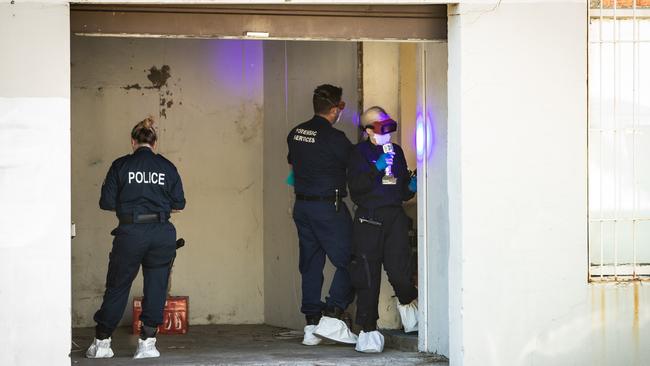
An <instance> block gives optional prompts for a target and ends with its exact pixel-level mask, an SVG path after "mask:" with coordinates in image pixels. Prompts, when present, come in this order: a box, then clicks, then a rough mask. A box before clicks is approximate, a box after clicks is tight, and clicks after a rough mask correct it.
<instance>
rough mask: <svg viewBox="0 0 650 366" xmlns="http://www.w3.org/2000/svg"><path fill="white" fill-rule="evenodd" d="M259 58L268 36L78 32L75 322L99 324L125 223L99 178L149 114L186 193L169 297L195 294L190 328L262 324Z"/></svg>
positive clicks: (136, 290)
mask: <svg viewBox="0 0 650 366" xmlns="http://www.w3.org/2000/svg"><path fill="white" fill-rule="evenodd" d="M262 58H263V54H262V43H261V42H260V41H223V40H222V41H217V40H162V39H161V40H154V39H112V38H82V37H73V38H72V219H73V220H74V221H75V222H76V224H77V237H76V238H75V239H74V240H73V241H72V285H73V291H72V315H73V322H72V325H73V326H91V325H93V321H92V316H93V313H94V312H95V311H96V310H97V308H98V307H99V305H100V303H101V298H102V295H103V290H104V280H105V276H106V269H107V264H108V252H109V251H110V247H111V240H112V237H111V236H110V234H109V233H110V231H111V229H112V228H113V227H115V225H116V219H115V216H114V214H113V213H109V212H104V211H101V210H99V208H98V206H97V201H98V198H99V191H100V187H101V183H102V180H103V179H104V176H105V174H106V171H107V170H108V167H109V166H110V164H111V162H112V161H113V160H114V159H115V158H117V157H119V156H122V155H124V154H127V153H129V152H130V138H129V134H130V131H131V128H132V127H133V125H134V124H135V123H136V122H137V121H139V120H141V119H142V118H144V117H145V116H146V115H148V114H152V115H154V116H155V117H156V119H157V120H158V128H159V139H160V141H159V152H160V153H162V154H163V155H164V156H165V157H167V158H168V159H170V160H171V161H172V162H173V163H174V164H175V165H176V166H177V168H178V170H179V172H180V174H181V176H182V178H183V184H184V188H185V193H186V198H187V207H186V209H185V210H184V211H183V212H182V213H180V214H177V215H174V217H173V222H174V224H175V225H176V228H177V232H178V235H179V237H184V238H185V239H186V241H187V245H186V246H185V247H184V248H183V249H181V250H180V251H179V253H178V257H177V258H176V262H175V265H174V271H173V279H172V294H175V295H188V296H189V297H190V322H191V324H208V323H234V324H241V323H262V322H263V321H264V285H263V270H262V268H263V258H262V225H263V224H262V220H263V217H262V160H263V159H262V135H263V132H262V131H263V129H264V126H263V95H262V83H263V76H262V75H263V64H262ZM141 294H142V279H141V276H140V275H139V276H138V278H136V280H135V282H134V286H133V288H132V291H131V295H132V296H134V295H136V296H137V295H141ZM130 321H131V306H130V303H129V306H127V310H126V312H125V316H124V318H123V322H122V324H127V323H129V322H130Z"/></svg>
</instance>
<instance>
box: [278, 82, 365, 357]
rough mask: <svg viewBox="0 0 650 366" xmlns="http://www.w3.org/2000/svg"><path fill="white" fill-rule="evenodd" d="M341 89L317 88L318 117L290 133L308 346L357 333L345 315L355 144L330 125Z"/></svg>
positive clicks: (353, 337) (338, 111)
mask: <svg viewBox="0 0 650 366" xmlns="http://www.w3.org/2000/svg"><path fill="white" fill-rule="evenodd" d="M342 93H343V89H341V88H339V87H336V86H332V85H328V84H324V85H320V86H318V87H317V88H316V90H314V95H313V98H312V101H313V107H314V114H315V115H314V117H312V118H311V119H310V120H309V121H307V122H304V123H301V124H299V125H298V126H296V127H295V128H294V129H293V130H291V132H290V133H289V136H288V137H287V144H288V145H289V155H288V157H287V160H288V162H289V164H290V165H291V166H292V174H293V175H291V174H290V176H289V181H290V184H293V185H294V190H295V194H296V201H295V205H294V209H293V219H294V222H295V224H296V228H297V229H298V238H299V246H300V263H299V269H300V273H301V275H302V307H301V311H302V313H303V314H305V318H306V321H307V325H306V326H305V335H304V339H303V342H302V343H303V344H304V345H309V346H313V345H317V344H319V343H320V342H321V338H328V339H330V340H334V341H338V342H343V343H349V344H354V343H356V335H355V334H353V333H352V332H350V330H349V329H348V327H347V325H346V324H345V322H343V321H342V320H341V317H342V315H343V311H344V310H345V309H346V308H347V307H348V305H349V304H350V302H352V298H353V296H354V294H353V292H352V288H351V286H350V277H349V274H348V270H347V267H348V265H349V262H350V246H351V243H350V241H351V236H352V220H351V217H350V212H349V211H348V208H347V207H346V205H345V203H343V202H342V201H341V199H342V198H343V197H345V196H346V195H347V190H346V167H347V162H348V157H349V154H350V150H351V149H352V143H351V142H350V140H348V139H347V137H346V136H345V134H344V133H343V132H342V131H340V130H338V129H336V128H334V127H332V126H333V125H334V124H335V123H336V122H337V121H338V120H339V119H340V118H341V113H342V111H343V108H345V102H343V101H342V100H341V96H342ZM325 256H327V257H328V258H329V260H330V262H332V264H333V265H334V266H335V267H336V272H335V274H334V278H333V280H332V284H331V286H330V289H329V296H328V297H327V298H326V303H323V302H322V301H321V289H322V286H323V267H324V265H325Z"/></svg>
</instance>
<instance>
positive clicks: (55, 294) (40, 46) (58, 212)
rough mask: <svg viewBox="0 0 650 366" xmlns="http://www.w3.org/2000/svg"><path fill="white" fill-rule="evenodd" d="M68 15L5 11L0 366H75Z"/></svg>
mask: <svg viewBox="0 0 650 366" xmlns="http://www.w3.org/2000/svg"><path fill="white" fill-rule="evenodd" d="M68 10H69V9H68V6H67V4H66V3H62V2H50V3H49V4H43V3H22V2H17V3H11V4H10V3H9V1H4V2H2V3H1V4H0V50H2V51H0V53H1V54H2V57H0V80H2V81H1V82H0V188H1V189H0V201H1V202H2V212H1V213H0V296H2V304H1V305H0V312H1V313H2V315H0V329H2V332H1V333H0V365H64V364H69V363H70V361H69V358H68V353H69V351H70V276H69V273H70V160H69V159H70V88H69V86H70V69H69V65H70V56H69V55H70V53H69V52H70V48H69V46H70V45H69V36H68V28H69V12H68ZM35 331H36V332H38V333H39V334H42V335H43V336H35V334H34V332H35ZM41 339H42V341H40V340H41Z"/></svg>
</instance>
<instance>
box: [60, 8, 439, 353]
mask: <svg viewBox="0 0 650 366" xmlns="http://www.w3.org/2000/svg"><path fill="white" fill-rule="evenodd" d="M91 8H92V7H90V8H89V7H83V8H80V9H81V10H83V11H84V12H91V13H93V14H95V13H94V12H93V11H89V10H88V9H91ZM339 8H341V7H339ZM244 10H246V9H244ZM254 10H255V9H251V10H250V11H254ZM330 10H331V9H330ZM276 11H277V10H276ZM320 11H322V10H320ZM328 11H329V10H328ZM74 12H75V8H74V7H73V19H72V24H73V28H74V27H75V26H79V21H77V20H75V17H74ZM167 12H168V13H172V14H178V12H177V13H174V10H173V9H171V10H168V11H167ZM240 12H241V11H240ZM258 12H260V10H259V9H258ZM180 13H183V12H180ZM232 13H233V11H232V10H230V12H226V14H225V15H224V14H222V13H219V14H220V16H226V17H227V16H231V17H232V16H235V15H237V14H232ZM255 14H256V13H255ZM240 15H241V14H239V15H237V16H240ZM249 15H250V14H249ZM445 17H446V16H445ZM134 19H137V17H136V18H134ZM93 21H94V22H97V23H93V24H99V23H101V19H100V20H93ZM127 23H128V22H127ZM145 23H146V22H145ZM163 23H164V22H163ZM129 24H130V23H129ZM157 24H159V23H157ZM166 24H176V23H166ZM158 27H159V26H158ZM171 27H172V28H173V26H171ZM90 28H92V27H90ZM104 29H106V28H104ZM157 29H158V28H157ZM85 30H86V31H84V32H81V31H76V32H75V30H74V29H73V33H76V34H75V35H73V36H72V39H71V54H72V68H71V70H72V75H71V76H72V77H71V78H72V85H71V88H72V141H71V142H72V219H73V221H74V222H75V225H76V237H75V238H74V239H73V241H72V285H73V286H72V314H73V316H72V327H89V326H93V325H94V322H93V320H92V315H93V313H94V311H95V310H96V309H97V308H98V307H99V305H100V303H101V298H102V295H103V290H104V281H105V275H106V266H107V263H108V260H107V259H108V252H109V251H110V246H111V240H112V237H111V236H110V231H111V230H112V229H113V228H114V226H115V224H116V221H115V217H114V215H113V214H111V213H108V212H103V211H100V210H99V208H98V207H97V200H98V198H99V189H100V186H101V182H102V180H103V178H104V175H105V174H106V171H107V169H108V167H109V166H110V163H111V162H112V161H113V160H114V159H115V158H117V157H119V156H121V155H124V154H127V153H128V152H129V151H130V145H129V138H128V133H129V131H130V129H131V128H132V126H133V125H134V124H135V123H136V122H137V121H139V120H141V119H143V118H144V117H146V116H147V115H153V116H154V117H155V118H156V120H157V124H158V128H159V139H160V142H159V146H158V152H159V153H161V154H163V155H164V156H165V157H167V158H168V159H170V160H171V161H172V162H173V163H174V164H175V165H176V166H177V168H178V169H179V172H180V173H181V176H182V177H183V182H184V186H185V193H186V198H187V202H188V204H187V208H186V210H185V211H184V212H183V213H181V214H179V215H177V216H174V217H173V218H172V221H173V223H174V225H175V226H176V228H177V232H178V235H179V237H184V238H185V239H186V241H187V246H186V247H185V248H183V249H182V250H180V251H179V253H178V257H177V260H176V262H175V266H174V270H173V275H172V284H171V294H172V295H182V296H189V298H190V311H189V323H190V324H191V325H200V324H269V325H274V326H281V327H286V328H291V329H301V328H302V326H303V325H304V318H303V316H302V314H300V312H299V309H300V296H301V294H300V274H299V273H298V244H297V241H298V239H297V234H296V230H295V226H294V224H293V221H292V218H291V208H292V206H293V199H294V197H293V189H292V188H291V187H289V186H287V185H286V184H285V178H286V175H287V173H288V169H289V167H288V166H287V164H286V152H287V146H286V136H287V133H288V132H289V130H290V129H291V128H293V127H294V126H295V125H297V124H298V123H301V122H303V121H305V120H307V119H309V118H310V117H311V116H312V115H313V112H312V107H311V97H312V91H313V89H314V88H315V87H316V86H317V85H319V84H323V83H330V84H334V85H338V86H341V87H342V88H343V99H344V100H345V101H346V103H347V106H346V109H345V111H344V114H343V117H342V120H341V122H340V123H338V124H337V125H336V128H339V129H340V130H342V131H344V132H345V133H346V135H347V136H348V138H349V139H350V140H351V141H352V142H353V143H356V142H358V141H359V139H360V132H359V129H358V123H359V119H358V118H359V114H360V113H361V112H362V111H363V110H364V109H366V108H368V107H370V106H373V105H381V106H383V107H384V108H385V109H386V110H387V111H388V112H389V113H390V114H391V115H392V116H393V117H394V118H395V119H396V120H398V121H399V122H400V124H399V126H400V129H399V131H398V133H397V134H396V135H397V136H396V139H395V140H394V141H395V142H397V143H399V144H400V145H401V146H402V147H403V148H404V150H405V153H406V157H407V162H408V164H409V167H410V169H415V168H416V167H417V168H418V173H419V176H420V178H419V179H420V180H419V182H418V183H419V186H420V189H419V192H418V195H417V198H416V199H413V200H411V201H410V202H407V203H406V204H405V209H406V211H407V213H408V214H409V216H410V217H411V218H412V220H413V230H412V235H411V237H412V240H413V242H412V243H413V252H414V254H415V255H416V256H417V261H418V265H417V267H418V284H419V291H420V300H419V301H420V305H421V307H422V309H421V315H422V317H421V319H422V320H421V325H420V329H421V332H420V335H419V348H420V350H423V351H431V350H432V349H433V350H434V351H436V350H440V351H441V352H440V353H442V354H445V348H447V347H448V339H445V338H448V330H447V329H448V316H447V315H446V301H444V302H443V301H441V302H440V304H436V303H433V302H430V301H429V299H433V298H440V297H441V296H445V294H446V293H447V289H446V286H447V285H446V283H447V282H446V275H444V276H442V275H441V273H443V272H444V271H446V262H445V261H446V252H445V249H444V245H443V246H439V245H437V244H435V245H432V244H431V243H432V242H433V241H436V242H437V243H446V237H445V235H446V234H445V232H444V231H443V232H441V231H440V230H438V229H437V224H439V221H440V220H442V218H441V217H440V216H439V215H441V214H440V209H439V208H440V207H441V205H444V202H443V201H444V199H443V198H432V196H436V195H440V194H444V195H445V196H446V181H445V176H444V172H443V173H441V172H429V171H427V169H428V163H427V162H429V161H430V160H431V159H440V160H441V161H444V160H445V157H446V152H444V149H445V148H446V142H445V140H446V137H445V136H446V130H445V128H446V127H445V126H446V70H447V45H446V42H444V39H435V40H431V39H424V40H418V41H414V40H410V41H407V42H397V41H395V40H391V41H388V40H386V39H385V38H389V37H385V36H381V35H378V36H377V39H375V40H367V41H361V40H359V39H357V38H363V37H360V36H358V35H355V34H348V36H347V37H343V36H332V35H327V36H323V37H318V33H317V32H316V33H313V34H312V33H310V34H309V38H312V39H313V40H309V41H307V40H298V39H296V38H297V37H295V36H294V37H288V36H284V37H273V31H270V32H267V33H269V34H268V35H264V34H262V35H261V36H262V37H265V38H258V39H251V38H250V37H246V36H245V35H244V34H243V33H241V32H240V30H238V29H233V30H229V29H224V30H223V33H224V34H221V36H218V35H215V34H211V35H209V36H208V35H205V34H202V35H201V37H199V38H205V39H187V38H188V37H186V36H183V37H179V36H180V34H171V33H166V34H164V35H163V36H164V37H155V38H152V36H151V35H150V34H147V35H146V37H143V34H142V33H139V34H135V32H136V30H130V32H133V33H132V34H118V33H120V32H113V31H108V30H107V31H106V32H107V33H106V34H99V33H98V32H97V29H90V30H88V27H86V28H85ZM249 30H259V29H249ZM445 30H446V29H445ZM173 31H174V30H172V31H171V32H173ZM176 31H178V30H176ZM195 31H197V32H198V31H200V30H195ZM293 31H296V30H295V29H294V30H293ZM298 31H299V30H298ZM93 32H94V33H93ZM158 32H161V31H160V30H158ZM229 32H231V33H232V34H230V33H229ZM238 32H239V33H238ZM305 32H307V30H305ZM309 32H314V31H313V30H309ZM348 32H354V30H350V29H349V30H348ZM226 33H228V34H226ZM236 33H237V34H238V36H235V35H234V34H236ZM262 33H264V32H262ZM91 35H95V36H96V35H103V36H107V37H89V36H91ZM125 36H128V37H125ZM224 38H238V39H224ZM319 38H322V39H319ZM339 38H347V39H339ZM394 38H397V39H400V37H394ZM441 38H442V37H441ZM436 126H442V128H440V127H436ZM438 152H440V154H438ZM427 175H428V178H425V177H427ZM418 203H419V204H418ZM348 205H349V207H350V208H352V207H353V206H352V204H351V203H350V202H349V201H348ZM332 274H333V268H332V267H331V266H330V265H329V264H328V265H327V267H326V276H325V285H324V287H323V296H325V294H326V293H327V290H328V287H329V283H330V282H331V276H332ZM441 277H444V278H441ZM141 286H142V280H141V277H138V278H137V279H136V280H135V281H134V284H133V288H132V291H131V296H132V297H133V296H140V295H141V294H142V287H141ZM434 292H435V294H436V296H435V297H433V296H432V294H433V293H434ZM441 294H442V295H441ZM392 296H393V290H392V288H391V287H390V285H389V284H388V282H387V280H386V278H385V274H384V279H383V283H382V291H381V298H380V320H379V324H378V325H379V327H380V328H383V329H397V328H399V327H400V322H399V315H398V314H397V311H396V307H395V299H394V298H393V297H392ZM129 303H131V302H129ZM130 324H131V307H130V306H128V307H127V310H126V312H125V316H124V317H123V321H122V325H130ZM415 336H417V335H413V337H415ZM441 339H443V340H441ZM431 342H435V344H436V348H431V346H430V345H429V343H431Z"/></svg>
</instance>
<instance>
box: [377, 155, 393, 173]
mask: <svg viewBox="0 0 650 366" xmlns="http://www.w3.org/2000/svg"><path fill="white" fill-rule="evenodd" d="M393 156H395V153H383V154H381V155H380V156H379V159H377V161H376V162H375V167H376V168H377V170H379V171H382V170H384V169H386V168H387V167H388V166H389V165H393Z"/></svg>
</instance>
